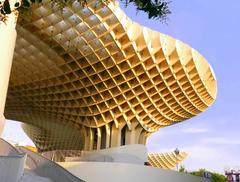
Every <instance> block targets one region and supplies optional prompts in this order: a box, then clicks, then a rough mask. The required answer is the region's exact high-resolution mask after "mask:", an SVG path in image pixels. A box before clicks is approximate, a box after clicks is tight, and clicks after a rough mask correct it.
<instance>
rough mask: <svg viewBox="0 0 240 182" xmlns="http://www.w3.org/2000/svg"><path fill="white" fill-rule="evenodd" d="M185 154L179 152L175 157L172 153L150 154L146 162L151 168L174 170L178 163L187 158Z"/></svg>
mask: <svg viewBox="0 0 240 182" xmlns="http://www.w3.org/2000/svg"><path fill="white" fill-rule="evenodd" d="M187 156H188V154H187V153H186V152H179V154H178V155H176V154H175V153H174V152H169V153H159V154H158V153H155V154H153V153H151V154H148V162H149V163H150V165H151V166H153V167H157V168H163V169H174V168H175V167H176V166H177V165H178V164H179V163H180V162H182V161H183V160H185V159H186V158H187Z"/></svg>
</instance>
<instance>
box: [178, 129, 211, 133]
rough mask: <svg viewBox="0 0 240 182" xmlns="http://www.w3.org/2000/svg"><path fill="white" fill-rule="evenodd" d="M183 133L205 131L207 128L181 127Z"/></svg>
mask: <svg viewBox="0 0 240 182" xmlns="http://www.w3.org/2000/svg"><path fill="white" fill-rule="evenodd" d="M182 132H183V133H206V132H208V129H205V128H184V129H182Z"/></svg>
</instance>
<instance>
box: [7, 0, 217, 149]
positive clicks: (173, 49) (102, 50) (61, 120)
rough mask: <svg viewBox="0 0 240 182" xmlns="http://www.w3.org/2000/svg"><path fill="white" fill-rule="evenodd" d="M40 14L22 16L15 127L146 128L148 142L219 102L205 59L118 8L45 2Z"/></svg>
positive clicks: (10, 114)
mask: <svg viewBox="0 0 240 182" xmlns="http://www.w3.org/2000/svg"><path fill="white" fill-rule="evenodd" d="M33 9H34V10H33V14H32V18H31V20H30V21H29V20H27V19H26V17H21V16H20V18H19V22H18V25H17V32H18V37H17V42H16V49H15V53H14V61H13V66H12V73H11V78H10V86H9V92H8V98H7V104H6V111H5V115H6V117H7V118H8V119H14V120H18V121H22V122H25V123H27V124H29V126H28V128H30V127H31V125H32V126H34V127H38V128H41V129H45V130H48V131H49V133H59V132H60V133H61V132H62V131H63V130H64V127H62V130H61V131H56V130H54V129H53V128H51V127H52V124H50V123H55V124H57V125H63V126H68V127H66V129H67V128H72V129H73V130H75V129H78V130H79V131H81V129H85V130H86V128H100V127H106V126H107V125H109V124H112V123H114V126H115V127H116V128H119V127H124V126H125V125H127V127H128V129H129V130H130V131H131V130H134V129H135V128H137V127H138V128H139V127H140V128H141V132H140V133H143V134H144V135H145V138H146V137H147V136H148V135H149V134H150V133H152V132H155V131H157V130H158V129H159V128H161V127H165V126H168V125H172V124H175V123H178V122H180V121H184V120H186V119H188V118H191V117H193V116H195V115H197V114H199V113H200V112H203V111H204V110H205V109H206V108H207V107H208V106H210V105H211V104H212V103H213V101H214V100H215V98H216V79H215V77H214V73H213V71H212V69H211V66H210V65H209V64H208V63H207V61H206V60H205V59H204V58H203V57H202V56H201V55H200V54H199V53H198V52H197V51H195V50H194V49H192V48H191V47H189V46H188V45H186V44H184V43H182V42H181V41H178V40H175V39H173V38H171V37H169V36H167V35H164V34H161V33H159V32H155V31H153V30H150V29H148V28H146V27H142V26H140V25H139V24H137V23H135V22H133V21H131V20H130V19H129V18H128V17H127V16H126V15H125V14H124V13H123V11H122V10H121V9H120V8H119V6H118V4H117V3H116V2H115V3H114V2H111V3H109V4H108V5H106V4H103V3H98V2H96V1H95V0H92V1H88V5H87V6H86V7H84V8H82V7H80V5H79V3H77V2H74V3H73V4H72V5H70V6H69V7H68V8H65V9H64V10H63V11H61V10H58V9H57V8H53V7H52V6H51V1H50V0H45V1H43V4H42V5H40V6H34V7H33ZM133 123H134V124H133ZM40 133H41V134H40ZM40 133H39V132H38V135H35V136H34V137H33V135H30V136H31V138H32V139H33V141H34V142H35V143H36V141H37V140H38V137H40V135H41V137H40V138H42V140H43V141H45V140H51V139H50V135H45V134H43V133H44V132H40ZM66 135H67V134H66ZM58 136H60V134H58ZM80 136H81V135H80ZM66 137H67V136H66ZM56 140H57V139H56ZM60 140H64V136H62V137H60V138H59V142H58V143H61V142H60ZM73 140H74V139H73ZM43 143H44V142H43ZM45 143H46V142H45ZM63 143H64V142H63ZM136 143H139V142H138V141H136ZM44 145H45V144H44ZM62 145H64V147H62V148H72V147H71V146H75V142H69V141H67V142H65V144H62ZM38 147H39V148H41V147H42V148H43V145H40V144H39V145H38ZM45 148H46V147H45ZM51 148H54V147H53V146H52V147H51ZM58 148H59V146H55V148H54V149H58ZM74 149H75V148H74Z"/></svg>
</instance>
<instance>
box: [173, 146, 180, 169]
mask: <svg viewBox="0 0 240 182" xmlns="http://www.w3.org/2000/svg"><path fill="white" fill-rule="evenodd" d="M174 153H175V155H176V163H177V166H176V167H177V171H178V155H179V153H180V151H179V149H178V148H176V149H175V150H174Z"/></svg>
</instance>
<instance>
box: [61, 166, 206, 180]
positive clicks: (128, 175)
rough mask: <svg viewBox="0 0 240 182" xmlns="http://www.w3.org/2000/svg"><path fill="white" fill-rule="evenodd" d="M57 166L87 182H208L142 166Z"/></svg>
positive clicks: (183, 174) (174, 172) (186, 175)
mask: <svg viewBox="0 0 240 182" xmlns="http://www.w3.org/2000/svg"><path fill="white" fill-rule="evenodd" d="M59 164H60V165H62V166H63V167H64V168H65V169H67V170H68V171H69V172H71V173H72V174H74V175H75V176H77V177H79V178H81V179H83V180H85V181H87V182H96V181H97V182H106V181H114V182H123V181H124V182H134V181H137V182H146V181H147V182H173V181H177V182H209V181H208V180H205V179H203V178H200V177H196V176H192V175H188V174H185V173H178V172H176V171H170V170H163V169H159V168H154V167H149V166H143V165H134V164H123V163H107V162H65V163H59Z"/></svg>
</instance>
